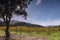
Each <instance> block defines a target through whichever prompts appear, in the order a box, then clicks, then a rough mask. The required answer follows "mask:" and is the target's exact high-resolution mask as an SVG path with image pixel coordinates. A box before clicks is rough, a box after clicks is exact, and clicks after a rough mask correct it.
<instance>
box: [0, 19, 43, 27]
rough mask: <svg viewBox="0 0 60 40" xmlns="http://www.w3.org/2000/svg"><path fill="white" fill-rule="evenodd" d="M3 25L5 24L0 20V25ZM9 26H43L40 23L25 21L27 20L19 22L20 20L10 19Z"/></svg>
mask: <svg viewBox="0 0 60 40" xmlns="http://www.w3.org/2000/svg"><path fill="white" fill-rule="evenodd" d="M3 25H5V24H4V22H2V21H0V26H3ZM10 26H27V27H43V26H41V25H37V24H31V23H27V22H20V21H16V20H11V22H10Z"/></svg>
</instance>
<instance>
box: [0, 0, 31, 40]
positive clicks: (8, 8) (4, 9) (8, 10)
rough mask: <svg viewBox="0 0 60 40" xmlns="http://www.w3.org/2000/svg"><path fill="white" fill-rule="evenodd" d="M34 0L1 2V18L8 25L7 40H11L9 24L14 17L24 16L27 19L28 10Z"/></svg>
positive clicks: (7, 0) (6, 0)
mask: <svg viewBox="0 0 60 40" xmlns="http://www.w3.org/2000/svg"><path fill="white" fill-rule="evenodd" d="M31 1H32V0H0V17H1V18H2V19H3V20H4V22H5V24H6V29H5V34H6V36H5V40H9V38H10V32H9V24H10V20H11V18H12V17H13V15H15V14H17V15H23V16H24V18H25V19H26V17H27V12H26V8H27V7H28V5H29V4H30V2H31Z"/></svg>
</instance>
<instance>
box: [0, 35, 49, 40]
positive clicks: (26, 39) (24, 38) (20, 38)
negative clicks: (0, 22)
mask: <svg viewBox="0 0 60 40" xmlns="http://www.w3.org/2000/svg"><path fill="white" fill-rule="evenodd" d="M4 38H5V37H2V36H0V40H4ZM9 40H49V38H45V37H34V36H29V35H17V34H11V37H10V39H9Z"/></svg>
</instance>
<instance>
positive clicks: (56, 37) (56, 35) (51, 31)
mask: <svg viewBox="0 0 60 40" xmlns="http://www.w3.org/2000/svg"><path fill="white" fill-rule="evenodd" d="M4 30H5V27H4V26H1V27H0V36H4V35H5V33H4ZM9 31H10V33H11V34H17V35H31V36H36V37H43V38H49V40H60V27H55V28H54V27H52V28H38V27H25V26H24V27H22V26H21V27H20V26H17V27H10V29H9Z"/></svg>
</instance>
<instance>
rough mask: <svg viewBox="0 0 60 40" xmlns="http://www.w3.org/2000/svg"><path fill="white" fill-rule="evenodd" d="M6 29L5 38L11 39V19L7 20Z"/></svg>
mask: <svg viewBox="0 0 60 40" xmlns="http://www.w3.org/2000/svg"><path fill="white" fill-rule="evenodd" d="M5 23H6V29H5V34H6V35H5V40H9V38H10V32H9V21H6V22H5Z"/></svg>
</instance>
